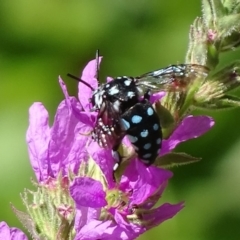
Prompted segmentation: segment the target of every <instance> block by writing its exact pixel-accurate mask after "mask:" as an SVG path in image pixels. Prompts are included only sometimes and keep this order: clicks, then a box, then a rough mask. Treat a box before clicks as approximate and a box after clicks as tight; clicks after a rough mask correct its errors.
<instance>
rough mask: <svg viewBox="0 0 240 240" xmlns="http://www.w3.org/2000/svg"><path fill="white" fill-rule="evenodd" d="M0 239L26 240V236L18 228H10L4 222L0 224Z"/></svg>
mask: <svg viewBox="0 0 240 240" xmlns="http://www.w3.org/2000/svg"><path fill="white" fill-rule="evenodd" d="M0 239H4V240H27V239H28V238H27V236H26V235H25V234H24V233H23V232H22V231H21V230H19V229H18V228H10V227H9V226H8V225H7V224H6V223H5V222H0Z"/></svg>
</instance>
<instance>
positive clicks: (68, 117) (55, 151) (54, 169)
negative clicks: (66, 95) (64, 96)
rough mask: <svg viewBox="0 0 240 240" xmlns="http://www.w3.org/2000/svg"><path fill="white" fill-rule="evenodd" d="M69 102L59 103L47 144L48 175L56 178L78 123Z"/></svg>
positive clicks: (73, 138)
mask: <svg viewBox="0 0 240 240" xmlns="http://www.w3.org/2000/svg"><path fill="white" fill-rule="evenodd" d="M71 100H73V101H75V103H76V104H77V101H76V99H75V98H71ZM69 101H70V100H69ZM69 101H68V100H65V101H62V102H61V103H60V105H59V106H58V109H57V113H56V115H55V119H54V123H53V126H52V128H51V140H50V142H49V162H50V164H51V171H50V170H49V171H50V172H49V175H51V176H53V177H56V176H57V174H58V173H59V171H60V170H61V169H63V167H65V165H63V162H64V160H65V159H66V157H67V156H68V154H69V153H70V151H71V147H72V145H73V143H74V140H75V135H76V132H75V129H76V126H77V124H78V123H79V119H78V118H76V116H75V115H74V114H73V112H72V108H71V106H69Z"/></svg>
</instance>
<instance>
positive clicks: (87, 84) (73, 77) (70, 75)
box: [67, 73, 94, 91]
mask: <svg viewBox="0 0 240 240" xmlns="http://www.w3.org/2000/svg"><path fill="white" fill-rule="evenodd" d="M67 76H69V77H70V78H72V79H75V80H77V81H78V82H81V83H83V84H85V85H86V86H88V87H89V88H90V89H92V91H94V88H93V87H92V86H91V85H90V84H89V83H87V82H85V81H83V80H82V79H80V78H78V77H76V76H74V75H72V74H70V73H68V74H67Z"/></svg>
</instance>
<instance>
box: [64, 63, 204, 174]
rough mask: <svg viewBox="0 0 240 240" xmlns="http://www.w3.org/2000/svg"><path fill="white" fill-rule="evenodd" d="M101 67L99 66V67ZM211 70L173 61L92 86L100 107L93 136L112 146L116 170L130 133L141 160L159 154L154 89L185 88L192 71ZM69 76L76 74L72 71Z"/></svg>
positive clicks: (94, 102) (149, 161)
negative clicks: (150, 69) (120, 153)
mask: <svg viewBox="0 0 240 240" xmlns="http://www.w3.org/2000/svg"><path fill="white" fill-rule="evenodd" d="M97 69H98V67H97ZM203 72H207V69H206V68H205V67H204V66H201V65H196V64H192V65H191V64H178V65H171V66H168V67H166V68H162V69H159V70H156V71H152V72H148V73H146V74H143V75H141V76H139V77H127V76H123V77H116V78H114V79H113V80H112V81H110V82H107V83H104V84H102V85H100V86H99V87H98V88H97V89H93V88H92V87H91V86H89V84H87V83H85V84H86V85H88V86H89V87H90V88H91V89H92V90H93V93H92V97H91V99H90V102H91V104H92V109H91V111H97V112H98V115H97V122H96V125H95V127H94V129H93V133H92V137H93V139H94V140H95V141H97V142H98V144H99V145H100V146H101V147H109V148H111V149H112V152H113V156H114V158H115V160H116V164H115V166H114V171H115V170H116V169H117V167H118V166H119V164H120V162H121V157H120V156H119V154H118V152H117V149H118V148H119V146H120V144H121V141H122V139H123V137H125V136H127V137H128V139H129V140H130V142H131V143H132V145H133V147H134V149H135V152H136V154H137V155H138V157H139V159H141V161H142V162H143V163H144V164H145V165H147V166H149V165H151V164H152V163H154V161H155V159H156V157H157V156H158V155H159V151H160V149H161V143H162V131H161V125H160V119H159V116H158V115H157V113H156V111H155V109H154V108H153V106H152V103H151V102H150V96H151V92H158V91H161V90H163V91H184V89H185V87H186V86H187V84H188V83H189V81H190V80H191V79H192V77H191V75H194V76H196V75H198V74H200V75H202V74H203ZM68 76H70V77H72V78H75V79H77V80H78V81H80V82H83V83H84V81H83V80H81V79H78V78H77V77H74V76H73V75H71V74H68Z"/></svg>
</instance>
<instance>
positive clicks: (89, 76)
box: [78, 57, 102, 110]
mask: <svg viewBox="0 0 240 240" xmlns="http://www.w3.org/2000/svg"><path fill="white" fill-rule="evenodd" d="M101 60H102V57H99V65H100V63H101ZM96 66H97V63H96V59H94V60H92V61H90V62H89V63H88V64H87V66H86V67H85V68H84V70H83V72H82V77H81V79H82V80H84V81H85V82H87V83H88V84H90V85H91V86H92V88H93V89H96V88H97V87H98V80H97V79H96V73H97V72H96ZM91 96H92V89H91V88H89V87H88V86H86V85H85V84H83V83H81V82H79V84H78V98H79V100H80V102H81V104H82V106H83V108H84V109H85V110H89V109H90V104H89V99H90V98H91Z"/></svg>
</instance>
